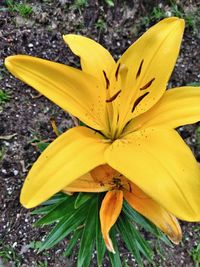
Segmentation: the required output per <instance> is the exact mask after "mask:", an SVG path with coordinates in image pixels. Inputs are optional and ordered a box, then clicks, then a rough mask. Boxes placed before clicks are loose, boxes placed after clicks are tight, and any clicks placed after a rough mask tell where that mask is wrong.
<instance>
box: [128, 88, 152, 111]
mask: <svg viewBox="0 0 200 267" xmlns="http://www.w3.org/2000/svg"><path fill="white" fill-rule="evenodd" d="M148 94H149V92H146V93H144V94H143V95H141V96H139V97H138V98H137V99H136V100H135V103H134V104H133V108H132V111H131V112H133V111H134V110H135V108H136V107H137V105H138V104H139V103H140V102H141V101H142V99H143V98H144V97H145V96H147V95H148Z"/></svg>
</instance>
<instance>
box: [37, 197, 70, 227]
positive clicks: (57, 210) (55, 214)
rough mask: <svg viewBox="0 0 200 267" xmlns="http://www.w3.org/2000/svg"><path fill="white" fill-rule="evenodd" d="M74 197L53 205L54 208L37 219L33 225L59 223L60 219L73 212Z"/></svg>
mask: <svg viewBox="0 0 200 267" xmlns="http://www.w3.org/2000/svg"><path fill="white" fill-rule="evenodd" d="M74 202H75V197H74V196H71V197H69V198H67V199H66V200H62V201H59V203H58V204H53V206H54V208H53V209H51V210H50V211H49V212H48V213H47V214H45V215H44V216H43V217H42V218H41V219H39V220H38V221H37V222H36V223H35V224H34V225H35V226H39V225H47V224H52V223H53V222H55V221H59V220H60V219H61V218H63V217H66V216H69V215H70V214H71V213H72V212H74Z"/></svg>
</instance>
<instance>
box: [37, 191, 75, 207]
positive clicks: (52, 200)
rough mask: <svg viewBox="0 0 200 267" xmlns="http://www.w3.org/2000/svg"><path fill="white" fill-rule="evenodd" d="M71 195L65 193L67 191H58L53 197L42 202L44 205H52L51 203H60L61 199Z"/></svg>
mask: <svg viewBox="0 0 200 267" xmlns="http://www.w3.org/2000/svg"><path fill="white" fill-rule="evenodd" d="M69 197H71V196H69V195H67V194H65V193H62V192H60V193H57V194H55V195H54V196H53V197H51V198H50V199H49V200H47V201H45V202H43V203H42V206H46V205H51V204H56V203H58V202H59V201H62V200H65V199H67V198H69Z"/></svg>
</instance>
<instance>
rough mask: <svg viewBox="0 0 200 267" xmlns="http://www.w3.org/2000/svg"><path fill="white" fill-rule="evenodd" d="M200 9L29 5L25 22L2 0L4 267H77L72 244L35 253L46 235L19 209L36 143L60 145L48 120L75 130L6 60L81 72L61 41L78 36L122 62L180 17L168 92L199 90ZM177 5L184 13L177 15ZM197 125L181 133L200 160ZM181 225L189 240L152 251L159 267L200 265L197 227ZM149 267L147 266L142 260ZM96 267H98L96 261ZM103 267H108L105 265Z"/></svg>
mask: <svg viewBox="0 0 200 267" xmlns="http://www.w3.org/2000/svg"><path fill="white" fill-rule="evenodd" d="M86 2H87V3H86ZM199 2H200V1H198V0H197V1H192V0H191V1H174V2H172V1H152V0H149V1H147V0H146V1H137V0H136V1H115V2H114V6H113V7H110V6H109V5H108V4H107V3H106V1H103V0H102V1H97V0H89V1H84V0H82V1H70V0H59V1H56V0H52V1H51V0H50V1H48V0H43V1H42V0H41V1H35V0H30V1H26V4H27V5H28V6H30V7H31V8H32V11H31V12H30V14H28V15H24V14H23V12H22V13H21V11H19V10H17V9H14V8H12V7H13V6H9V4H8V1H2V0H0V89H2V90H4V91H5V92H7V93H8V94H9V96H10V99H9V101H7V102H6V103H0V266H38V267H39V266H41V267H42V266H67V267H68V266H69V267H72V266H75V262H76V257H75V254H74V255H72V257H71V258H70V259H66V258H65V257H64V256H63V255H62V253H63V250H64V248H65V246H66V244H67V240H65V241H64V242H62V243H61V244H60V245H58V246H56V247H55V248H54V249H53V250H50V251H47V252H43V253H41V254H39V255H38V254H37V253H36V250H35V247H36V246H37V243H35V242H33V241H39V240H41V239H42V237H43V236H44V234H45V230H46V229H35V228H33V227H32V223H33V222H34V221H35V220H36V217H35V216H31V215H30V211H28V210H25V209H24V208H23V207H22V206H21V205H20V203H19V194H20V188H21V186H22V184H23V181H24V178H25V176H26V174H27V170H28V169H29V168H30V166H31V164H32V163H33V162H34V161H35V160H36V158H37V157H38V155H39V151H38V150H37V148H36V147H35V146H33V145H32V141H33V140H35V139H37V140H50V141H51V140H53V139H54V138H55V134H54V132H53V130H52V127H51V124H50V119H51V118H54V119H55V121H56V123H57V125H58V127H59V128H60V129H61V130H62V131H65V130H66V129H67V128H69V127H72V125H73V123H72V120H71V118H70V116H69V115H68V114H66V113H65V112H63V111H62V110H61V109H59V108H58V107H57V106H55V105H54V104H52V103H51V102H50V101H48V100H47V99H46V98H44V97H38V95H37V93H36V92H35V91H34V90H32V89H31V88H30V87H28V86H26V85H25V84H23V83H21V82H20V81H18V80H16V79H15V78H13V77H12V76H11V75H10V74H9V73H8V72H7V71H6V69H5V68H4V65H3V62H4V59H5V57H6V56H8V55H13V54H28V55H34V56H38V57H42V58H45V59H49V60H53V61H57V62H62V63H65V64H67V65H71V66H79V60H78V58H76V57H75V56H74V55H73V54H72V53H71V52H70V50H69V49H68V48H67V47H66V46H65V44H64V42H63V40H62V35H63V34H67V33H79V34H82V35H86V36H89V37H91V38H93V39H95V40H97V41H98V42H100V43H101V44H103V45H104V46H105V47H106V48H108V49H109V51H110V52H111V53H112V54H113V56H114V57H115V58H116V59H117V58H118V57H119V56H120V55H121V54H122V53H123V52H124V51H125V49H126V48H127V47H128V46H129V45H130V44H131V43H132V42H133V41H135V40H136V39H137V38H138V36H140V35H141V34H142V33H143V32H144V31H145V30H146V29H147V28H148V27H149V26H150V25H152V24H154V23H155V22H156V21H158V20H159V19H161V18H162V17H163V16H167V15H168V16H169V15H174V14H175V15H179V16H182V17H184V18H185V19H186V21H187V24H186V25H187V26H186V31H185V35H184V39H183V43H182V48H181V53H180V57H179V59H178V61H177V64H176V67H175V70H174V72H173V75H172V77H171V80H170V82H169V87H172V86H173V87H175V86H184V85H187V84H190V83H195V82H196V83H198V82H200V71H199V70H200V26H199V20H198V19H199V18H198V17H199V15H198V14H199V13H200V3H199ZM11 3H12V1H11ZM13 3H15V4H23V3H24V2H20V1H13ZM81 3H82V5H81ZM84 3H85V4H84ZM176 6H177V7H178V11H180V14H179V13H175V12H177V10H176V8H175V7H176ZM18 7H19V6H18ZM155 8H156V11H155ZM18 9H19V8H18ZM158 11H159V12H158ZM199 125H200V124H198V123H197V124H195V125H191V126H187V127H181V128H180V129H179V132H180V134H181V135H182V137H183V138H184V139H185V141H186V142H187V143H188V144H189V145H190V147H191V149H192V150H193V152H194V154H195V156H196V158H197V160H198V161H200V134H199V128H198V127H200V126H199ZM10 135H13V136H10ZM6 139H7V140H6ZM181 225H182V228H183V234H184V238H183V242H182V243H181V244H180V245H179V246H176V247H172V248H169V247H166V246H164V247H162V248H158V247H156V246H155V264H156V266H163V267H164V266H199V265H198V261H197V260H195V258H197V257H198V256H200V255H199V254H198V253H200V252H198V251H197V249H196V246H197V245H198V244H199V242H200V240H199V229H200V224H198V223H196V224H193V223H183V222H182V223H181ZM152 242H153V241H152ZM154 245H155V244H154ZM122 246H123V245H122ZM122 254H123V258H124V259H125V260H127V261H128V264H129V266H137V265H136V264H135V263H134V259H133V258H132V256H131V255H130V254H129V253H128V251H127V250H126V249H125V248H124V247H123V248H122ZM144 264H145V265H146V266H148V264H147V263H145V261H144ZM93 266H96V265H95V262H94V263H93ZM103 266H106V267H108V266H110V265H109V263H108V262H107V260H105V262H104V265H103ZM116 267H117V266H116Z"/></svg>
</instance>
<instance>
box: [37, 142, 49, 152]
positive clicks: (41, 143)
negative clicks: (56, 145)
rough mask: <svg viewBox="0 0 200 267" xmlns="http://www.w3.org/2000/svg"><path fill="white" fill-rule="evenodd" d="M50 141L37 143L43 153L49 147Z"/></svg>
mask: <svg viewBox="0 0 200 267" xmlns="http://www.w3.org/2000/svg"><path fill="white" fill-rule="evenodd" d="M48 145H49V143H46V142H39V143H37V148H38V149H39V151H40V153H42V152H43V151H44V150H45V149H46V148H47V147H48Z"/></svg>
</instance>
